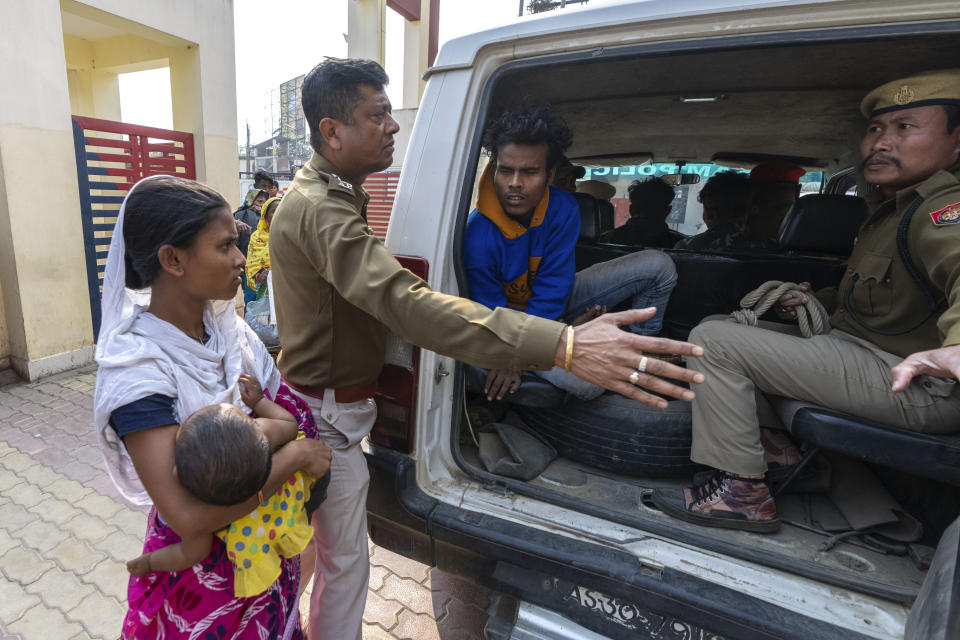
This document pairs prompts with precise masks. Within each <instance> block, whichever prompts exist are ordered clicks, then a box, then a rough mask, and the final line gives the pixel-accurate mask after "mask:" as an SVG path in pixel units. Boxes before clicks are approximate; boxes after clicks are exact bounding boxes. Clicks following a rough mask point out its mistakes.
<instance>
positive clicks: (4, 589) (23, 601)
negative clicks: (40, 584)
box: [0, 577, 40, 630]
mask: <svg viewBox="0 0 960 640" xmlns="http://www.w3.org/2000/svg"><path fill="white" fill-rule="evenodd" d="M39 602H40V598H38V597H37V596H34V595H31V594H29V593H27V592H26V591H24V590H23V587H21V586H20V585H19V584H17V583H16V582H13V581H11V580H5V579H3V578H2V577H0V624H2V625H4V627H7V628H8V630H9V625H10V623H11V622H13V621H14V620H16V619H17V618H19V617H20V616H22V615H23V614H24V613H25V612H26V611H27V609H29V608H30V607H32V606H34V605H36V604H38V603H39Z"/></svg>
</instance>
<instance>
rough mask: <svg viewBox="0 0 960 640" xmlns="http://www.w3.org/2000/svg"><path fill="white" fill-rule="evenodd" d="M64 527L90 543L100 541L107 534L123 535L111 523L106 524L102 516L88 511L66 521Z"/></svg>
mask: <svg viewBox="0 0 960 640" xmlns="http://www.w3.org/2000/svg"><path fill="white" fill-rule="evenodd" d="M78 504H79V503H78ZM63 528H64V529H66V530H67V531H69V532H71V533H73V534H74V535H75V536H77V538H78V539H79V540H86V541H87V542H90V543H94V542H99V541H100V540H103V539H104V538H106V537H107V536H113V535H123V534H121V533H120V532H119V531H117V530H116V529H115V528H113V527H111V526H110V525H108V524H104V522H103V519H102V518H98V517H96V516H91V515H88V514H86V513H81V514H80V515H78V516H77V517H76V518H74V519H72V520H69V521H67V522H65V523H64V524H63Z"/></svg>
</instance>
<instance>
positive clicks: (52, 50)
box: [0, 0, 93, 379]
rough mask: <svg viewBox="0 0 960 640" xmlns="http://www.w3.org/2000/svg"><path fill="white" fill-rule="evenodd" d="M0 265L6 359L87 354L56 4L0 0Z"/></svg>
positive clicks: (34, 369) (44, 365)
mask: <svg viewBox="0 0 960 640" xmlns="http://www.w3.org/2000/svg"><path fill="white" fill-rule="evenodd" d="M0 14H2V15H4V16H6V18H7V25H6V26H7V29H6V35H5V37H4V38H2V39H0V59H3V60H5V61H7V62H8V64H4V65H0V84H2V85H3V86H7V87H16V90H15V91H8V92H6V93H5V94H4V108H3V109H2V110H0V273H3V274H4V282H3V290H2V295H3V313H4V327H5V333H6V338H5V343H6V345H7V349H8V351H9V356H10V361H11V362H10V364H11V365H12V366H13V367H14V368H15V369H16V370H17V372H18V373H19V374H20V375H21V376H23V377H25V378H30V379H33V378H35V377H38V376H39V375H42V374H43V373H54V372H56V371H60V370H64V369H68V368H71V367H74V366H77V365H78V364H83V363H85V362H89V361H90V359H91V357H92V347H93V339H92V335H91V320H90V305H89V302H88V301H87V295H86V290H87V287H86V271H85V265H84V259H83V256H84V253H83V239H82V231H81V226H80V215H79V210H80V200H79V195H78V190H77V170H76V166H75V163H74V158H73V136H72V134H71V129H70V101H69V92H68V88H67V82H66V73H65V68H64V47H63V34H62V29H61V26H60V6H59V3H58V2H57V1H56V0H35V1H34V2H29V3H22V2H16V1H15V0H0Z"/></svg>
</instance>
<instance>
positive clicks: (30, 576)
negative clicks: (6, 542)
mask: <svg viewBox="0 0 960 640" xmlns="http://www.w3.org/2000/svg"><path fill="white" fill-rule="evenodd" d="M53 566H54V565H53V562H51V561H50V560H47V559H45V558H41V557H40V555H39V554H38V553H37V552H36V551H34V550H33V549H23V548H20V549H11V550H10V551H7V552H6V553H5V554H3V556H2V557H0V572H2V573H3V575H4V577H5V578H6V579H7V580H12V581H13V582H17V583H19V584H20V585H21V586H26V585H28V584H30V583H31V582H33V581H35V580H37V579H38V578H40V576H42V575H43V574H45V573H46V572H47V571H49V570H50V569H52V568H53Z"/></svg>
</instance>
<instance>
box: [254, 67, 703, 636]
mask: <svg viewBox="0 0 960 640" xmlns="http://www.w3.org/2000/svg"><path fill="white" fill-rule="evenodd" d="M386 83H387V76H386V74H385V73H384V71H383V69H382V68H381V67H380V65H378V64H376V63H375V62H372V61H369V60H336V59H328V60H327V61H325V62H323V63H321V64H319V65H317V67H316V68H314V69H313V70H312V71H311V72H310V73H309V74H307V76H306V78H305V79H304V82H303V95H302V102H303V110H304V115H305V116H306V119H307V122H308V123H309V125H310V132H311V145H312V146H313V148H314V151H315V153H314V155H313V157H312V158H311V159H310V162H309V163H308V164H307V165H306V166H305V167H304V168H303V169H301V170H300V171H299V172H298V173H297V177H296V178H295V179H294V181H293V184H291V186H290V188H289V190H288V191H287V194H286V195H285V196H284V198H283V200H282V201H281V204H280V206H279V208H278V210H277V212H276V214H275V216H274V219H273V221H272V223H271V230H270V259H271V263H272V266H273V280H274V296H275V304H276V309H277V318H278V330H279V335H280V341H281V343H282V345H283V352H282V354H281V356H280V359H279V362H278V365H279V367H280V371H281V372H282V373H283V376H284V378H285V379H286V380H287V382H288V383H289V384H290V386H291V387H292V388H293V389H294V390H295V391H297V392H298V393H299V394H300V396H301V397H302V398H303V399H304V400H305V401H306V402H307V403H308V404H309V405H310V408H311V410H312V411H313V415H314V417H315V418H316V422H317V427H318V430H319V431H320V434H321V437H322V438H323V439H324V441H325V442H326V443H327V444H328V445H329V446H330V448H331V449H332V451H333V458H332V462H331V465H330V470H331V480H330V486H329V488H328V491H327V499H326V501H325V502H324V503H323V504H322V505H321V506H320V508H319V509H318V511H317V516H316V517H315V518H314V519H313V524H314V528H315V536H314V540H315V543H316V547H317V567H316V581H315V582H314V588H313V599H312V601H311V607H310V638H311V639H312V640H317V639H330V640H351V639H353V638H356V639H357V640H359V638H360V632H361V617H362V615H363V608H364V603H365V601H366V592H367V576H368V559H367V540H366V508H365V506H366V496H367V484H368V481H369V478H368V475H367V468H366V462H365V459H364V457H363V454H362V452H361V450H360V446H359V443H360V440H361V439H362V438H363V436H365V435H366V434H367V433H369V431H370V428H371V427H372V426H373V421H374V418H375V417H376V405H375V404H374V402H373V400H372V399H371V396H372V394H373V392H374V389H375V384H376V381H377V377H378V375H379V373H380V369H381V368H382V366H383V359H384V348H385V343H386V330H387V328H389V329H391V330H392V331H393V332H394V333H395V334H397V335H398V336H399V337H401V338H402V339H404V340H407V341H409V342H412V343H414V344H417V345H420V346H422V347H425V348H427V349H432V350H434V351H437V352H439V353H443V354H446V355H450V356H453V357H456V358H458V359H461V360H464V361H466V362H468V363H470V364H474V365H478V366H481V367H485V368H510V369H550V368H551V367H552V366H554V365H558V366H562V367H565V368H566V369H568V370H570V371H572V372H573V373H574V374H576V375H578V376H580V377H581V378H583V379H585V380H588V381H590V382H593V383H595V384H599V385H601V386H604V387H606V388H608V389H612V390H614V391H618V392H620V393H622V394H624V395H627V396H629V397H633V398H635V399H637V400H639V401H641V402H645V403H647V404H651V405H653V406H661V407H663V406H666V402H665V401H664V400H663V398H659V397H656V396H653V395H650V394H647V393H645V392H644V391H642V390H641V389H640V386H645V387H647V388H649V389H652V390H654V391H658V392H660V393H663V394H665V395H667V396H671V397H676V398H681V399H684V400H691V399H692V398H693V393H692V392H691V391H690V390H688V389H684V388H682V387H679V386H675V385H673V384H670V383H668V382H667V381H666V380H663V379H662V378H659V377H657V376H659V375H662V376H665V377H668V378H673V379H676V380H684V381H688V382H695V383H698V382H702V380H703V376H702V375H700V374H699V373H695V372H693V371H689V370H686V369H682V368H679V367H676V366H674V365H671V364H669V363H666V362H664V361H662V360H658V359H655V358H653V357H647V356H644V352H648V353H649V352H656V353H665V354H666V353H677V354H686V355H693V356H699V355H701V354H702V350H701V349H700V348H699V347H695V346H693V345H690V344H687V343H681V342H674V341H672V340H665V339H660V338H651V337H644V336H637V335H634V334H631V333H628V332H626V331H622V330H620V329H619V326H621V325H626V324H630V323H634V322H642V321H644V320H647V319H649V318H650V317H652V316H653V315H654V314H653V311H652V310H650V309H645V310H637V311H628V312H623V313H619V314H607V315H605V316H601V317H600V318H597V319H596V320H593V321H591V322H589V323H586V324H583V325H580V326H578V327H577V328H576V331H575V333H574V330H573V328H572V327H568V326H565V325H563V324H561V323H558V322H554V321H552V320H546V319H544V318H537V317H534V316H529V315H526V314H523V313H520V312H517V311H513V310H509V309H505V308H499V309H494V310H491V309H488V308H487V307H484V306H482V305H478V304H476V303H473V302H471V301H469V300H464V299H462V298H458V297H455V296H450V295H445V294H441V293H437V292H434V291H432V290H430V288H429V287H428V286H427V284H426V283H425V282H423V281H422V280H421V279H420V278H418V277H416V276H415V275H413V274H412V273H411V272H410V271H408V270H406V269H404V268H402V267H401V266H400V264H399V263H398V262H397V261H396V260H395V259H394V258H393V256H392V255H390V253H389V252H388V251H387V250H386V248H385V247H384V246H383V244H382V243H381V242H380V241H379V240H378V239H377V238H376V237H374V235H373V234H372V233H371V231H370V229H369V228H368V227H367V224H366V205H367V201H368V196H367V194H366V192H365V191H364V190H363V188H362V187H361V186H360V185H361V184H362V183H363V181H364V179H365V178H366V177H367V176H368V175H370V174H371V173H374V172H376V171H381V170H383V169H385V168H387V167H388V166H390V164H391V163H392V161H393V136H394V134H395V133H396V132H397V130H398V128H399V127H398V126H397V123H396V121H395V120H394V119H393V117H392V116H391V107H390V102H389V100H388V99H387V97H386V95H384V93H383V86H384V85H385V84H386Z"/></svg>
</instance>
